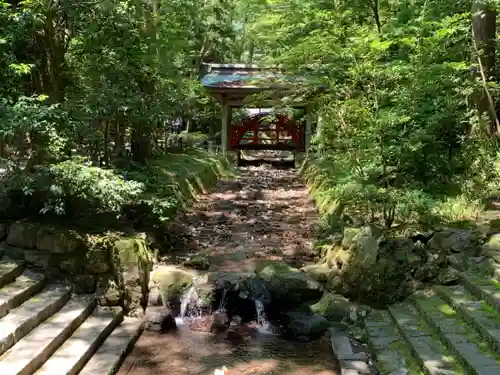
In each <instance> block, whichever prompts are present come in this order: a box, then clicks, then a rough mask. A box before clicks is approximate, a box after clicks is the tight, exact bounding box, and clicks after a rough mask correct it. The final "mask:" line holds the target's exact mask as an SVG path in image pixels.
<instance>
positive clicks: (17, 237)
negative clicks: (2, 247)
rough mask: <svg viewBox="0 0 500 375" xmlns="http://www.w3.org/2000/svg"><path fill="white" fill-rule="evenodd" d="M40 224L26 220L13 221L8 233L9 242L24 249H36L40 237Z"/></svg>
mask: <svg viewBox="0 0 500 375" xmlns="http://www.w3.org/2000/svg"><path fill="white" fill-rule="evenodd" d="M39 229H40V226H39V225H38V224H35V223H30V222H26V221H16V222H15V223H12V225H11V226H10V229H9V234H8V235H7V240H6V241H7V243H8V244H9V245H11V246H16V247H19V248H22V249H34V248H35V247H36V242H37V239H38V230H39Z"/></svg>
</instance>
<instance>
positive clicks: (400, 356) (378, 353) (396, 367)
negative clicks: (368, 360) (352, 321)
mask: <svg viewBox="0 0 500 375" xmlns="http://www.w3.org/2000/svg"><path fill="white" fill-rule="evenodd" d="M365 327H366V329H367V333H368V342H369V346H370V349H371V351H372V354H373V355H374V357H375V359H376V361H377V367H378V370H379V372H380V374H382V375H390V374H396V373H401V374H408V365H409V364H408V363H407V359H406V358H405V356H404V353H403V351H402V350H400V348H401V347H403V348H404V347H405V346H406V343H405V342H404V340H403V338H402V337H401V334H400V333H399V331H398V329H397V327H396V325H395V324H394V322H393V320H392V318H391V316H390V314H389V313H388V312H387V311H375V312H374V311H372V313H371V314H370V315H369V316H368V317H367V318H366V320H365Z"/></svg>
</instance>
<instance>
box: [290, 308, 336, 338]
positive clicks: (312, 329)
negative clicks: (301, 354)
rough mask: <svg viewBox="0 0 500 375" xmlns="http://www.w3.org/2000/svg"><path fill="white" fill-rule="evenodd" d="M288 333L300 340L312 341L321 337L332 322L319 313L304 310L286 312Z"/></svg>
mask: <svg viewBox="0 0 500 375" xmlns="http://www.w3.org/2000/svg"><path fill="white" fill-rule="evenodd" d="M286 318H287V321H288V322H287V325H286V335H287V336H289V337H290V338H293V339H295V340H300V341H306V342H307V341H311V340H315V339H317V338H319V337H321V336H322V335H323V334H324V333H325V331H326V330H327V329H328V327H329V326H330V322H329V321H328V320H327V319H326V318H325V317H323V316H321V315H318V314H307V313H304V311H302V310H294V311H290V312H287V313H286Z"/></svg>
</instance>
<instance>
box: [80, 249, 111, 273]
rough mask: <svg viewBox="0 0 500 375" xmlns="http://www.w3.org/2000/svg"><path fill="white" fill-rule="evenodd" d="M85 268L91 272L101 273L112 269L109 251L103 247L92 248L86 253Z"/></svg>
mask: <svg viewBox="0 0 500 375" xmlns="http://www.w3.org/2000/svg"><path fill="white" fill-rule="evenodd" d="M84 267H85V270H87V271H88V272H90V273H95V274H101V273H106V272H109V271H110V269H111V266H110V259H109V251H108V249H105V248H104V249H103V248H91V249H89V250H88V251H87V253H86V254H85V266H84Z"/></svg>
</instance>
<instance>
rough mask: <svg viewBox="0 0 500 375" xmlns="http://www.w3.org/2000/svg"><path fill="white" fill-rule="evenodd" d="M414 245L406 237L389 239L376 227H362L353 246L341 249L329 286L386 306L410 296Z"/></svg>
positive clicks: (333, 267) (354, 296) (338, 252)
mask: <svg viewBox="0 0 500 375" xmlns="http://www.w3.org/2000/svg"><path fill="white" fill-rule="evenodd" d="M414 256H415V253H414V246H413V243H412V241H411V240H409V239H405V238H385V236H384V233H383V232H382V231H381V230H380V229H378V228H375V227H373V226H365V227H362V228H361V229H360V230H359V231H358V233H357V234H356V235H355V236H354V238H352V240H351V246H350V247H349V249H340V248H339V249H337V251H336V253H335V255H334V256H333V258H332V259H333V262H332V263H333V264H332V270H331V271H330V275H329V280H328V282H327V287H328V288H329V289H330V290H332V291H334V292H339V293H342V294H345V295H347V296H349V297H350V298H353V299H354V300H361V301H364V302H365V303H369V304H371V303H372V304H378V305H384V304H389V303H392V302H394V301H395V300H398V299H400V298H403V297H406V295H407V294H408V293H410V292H411V291H410V290H409V289H408V286H409V285H410V284H409V283H408V282H409V281H410V279H411V276H410V269H411V267H410V263H411V262H413V261H414V260H413V257H414Z"/></svg>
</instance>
